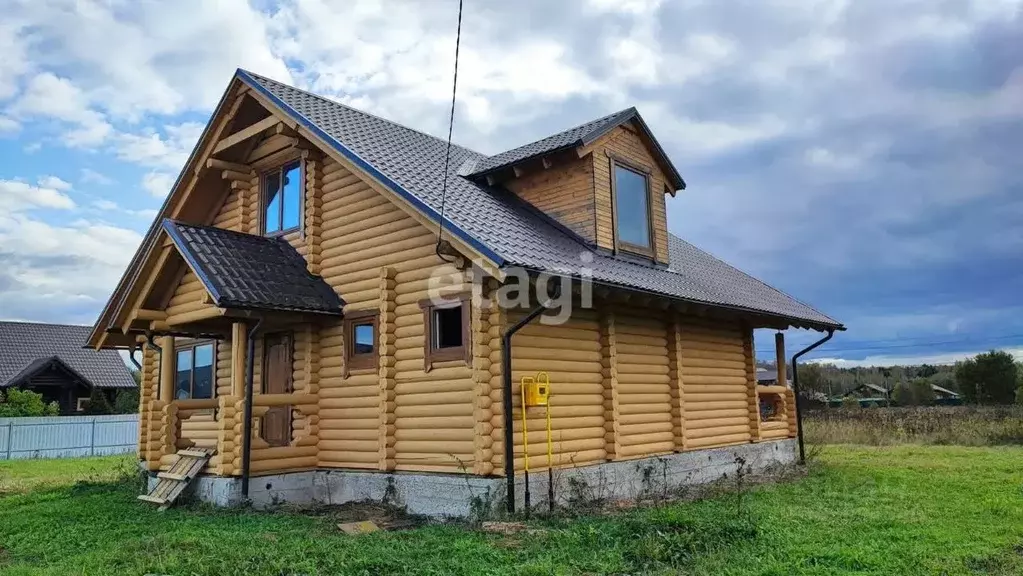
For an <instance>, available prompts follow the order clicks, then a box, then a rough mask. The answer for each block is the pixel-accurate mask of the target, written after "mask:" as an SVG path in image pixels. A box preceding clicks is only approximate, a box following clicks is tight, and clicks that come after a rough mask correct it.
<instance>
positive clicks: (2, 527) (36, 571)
mask: <svg viewBox="0 0 1023 576" xmlns="http://www.w3.org/2000/svg"><path fill="white" fill-rule="evenodd" d="M32 465H33V466H35V470H36V471H37V473H38V474H41V475H49V474H50V473H52V472H54V471H57V472H59V473H66V472H68V471H69V469H70V468H73V467H75V466H78V467H79V468H80V471H79V473H77V476H78V477H82V476H83V475H84V476H86V477H88V476H89V475H91V474H94V471H93V470H92V468H93V467H95V466H96V461H95V460H84V461H65V463H62V464H52V465H50V464H43V463H42V462H37V463H32ZM102 465H109V466H111V467H116V464H115V463H110V462H109V461H106V462H104V463H103V464H102ZM11 469H12V468H10V467H4V468H0V477H2V476H3V475H4V474H6V473H7V472H9V471H10V470H11ZM19 474H20V475H21V480H19V481H18V486H20V487H21V488H20V490H21V491H22V492H23V493H19V494H8V495H5V496H2V497H0V574H11V575H41V574H54V575H56V574H60V575H65V574H89V575H94V574H144V573H156V574H175V575H185V574H216V575H230V574H274V575H280V574H367V575H378V574H437V575H441V574H444V575H446V574H454V575H460V574H466V575H468V574H519V575H534V574H535V575H540V574H544V575H546V574H706V575H710V574H715V575H718V574H721V575H735V576H738V575H752V574H759V575H779V576H780V575H790V574H794V575H802V574H819V575H839V574H857V575H864V574H877V575H881V574H884V575H892V574H913V575H916V574H948V575H974V574H1002V575H1009V574H1023V548H1021V545H1023V448H1020V447H1001V448H964V447H935V446H926V447H925V446H900V447H892V448H885V449H879V448H862V447H848V446H845V447H829V448H827V449H826V450H825V451H824V452H823V453H822V454H821V455H820V457H819V461H818V462H817V463H816V464H815V465H814V466H813V468H812V470H811V473H810V474H809V476H808V477H806V478H804V479H801V480H799V481H797V482H793V483H788V484H778V485H770V486H761V487H757V488H755V489H753V490H752V491H751V492H750V493H748V494H746V495H745V496H744V498H743V499H742V504H741V506H740V505H739V503H738V502H737V499H736V497H735V496H734V495H721V496H718V497H715V498H711V499H708V500H704V501H701V502H693V503H676V504H671V505H667V506H664V507H661V508H657V509H641V510H633V511H630V512H627V513H623V514H619V515H615V516H604V517H586V518H577V519H559V520H552V521H547V522H536V523H535V525H536V528H537V530H535V531H532V532H530V533H521V534H518V535H513V536H503V535H495V534H484V533H481V532H477V531H474V530H471V529H469V528H466V527H462V526H457V525H432V526H426V527H422V528H418V529H415V530H410V531H404V532H386V533H377V534H371V535H366V536H345V535H342V534H340V533H339V531H338V530H337V528H336V527H335V526H334V524H335V523H336V521H337V519H336V517H334V516H333V515H332V513H330V512H325V513H320V514H317V515H299V514H294V513H285V512H278V513H255V512H249V511H221V510H211V509H205V508H198V507H194V508H184V509H181V508H175V509H171V510H169V511H167V512H164V513H159V512H156V511H154V510H152V509H151V508H149V507H147V506H145V505H142V504H140V503H137V502H136V501H135V498H134V497H135V492H134V491H133V487H132V486H131V485H130V483H127V482H123V481H122V482H120V483H95V482H87V483H79V484H77V485H63V486H55V485H53V483H52V481H51V480H34V479H31V478H29V476H31V474H30V473H28V472H24V471H22V472H19ZM5 481H6V480H3V479H0V484H2V483H3V482H5ZM68 482H69V483H70V480H68Z"/></svg>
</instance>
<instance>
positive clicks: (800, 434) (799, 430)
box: [792, 328, 835, 464]
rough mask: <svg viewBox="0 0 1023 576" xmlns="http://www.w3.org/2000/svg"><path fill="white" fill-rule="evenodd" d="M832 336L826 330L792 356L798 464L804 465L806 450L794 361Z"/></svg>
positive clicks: (797, 376) (832, 331) (797, 378)
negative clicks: (816, 339) (820, 336)
mask: <svg viewBox="0 0 1023 576" xmlns="http://www.w3.org/2000/svg"><path fill="white" fill-rule="evenodd" d="M834 335H835V330H834V329H833V328H832V329H830V330H828V335H827V336H825V337H823V338H821V339H820V340H818V341H816V342H814V343H813V344H810V345H809V346H807V347H806V348H803V349H802V350H800V351H799V352H796V353H795V354H794V355H793V356H792V392H793V394H795V396H796V437H797V438H798V439H799V463H800V464H806V450H805V448H804V447H803V409H802V408H801V407H800V406H799V400H800V398H802V395H801V394H800V393H799V367H798V365H797V364H796V361H797V360H799V357H800V356H802V355H803V354H806V353H807V352H810V351H811V350H813V349H814V348H816V347H818V346H820V345H821V344H824V343H825V342H827V341H828V340H831V337H832V336H834Z"/></svg>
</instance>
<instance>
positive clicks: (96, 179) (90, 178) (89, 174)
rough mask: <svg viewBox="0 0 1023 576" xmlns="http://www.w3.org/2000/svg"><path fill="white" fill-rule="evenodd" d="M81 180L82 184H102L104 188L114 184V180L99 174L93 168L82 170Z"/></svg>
mask: <svg viewBox="0 0 1023 576" xmlns="http://www.w3.org/2000/svg"><path fill="white" fill-rule="evenodd" d="M81 180H82V182H85V183H89V184H100V185H103V186H106V185H109V184H113V183H114V181H113V179H111V178H108V177H107V176H106V175H104V174H102V173H100V172H97V171H95V170H93V169H92V168H82V172H81Z"/></svg>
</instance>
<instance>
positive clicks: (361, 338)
mask: <svg viewBox="0 0 1023 576" xmlns="http://www.w3.org/2000/svg"><path fill="white" fill-rule="evenodd" d="M353 330H354V331H355V336H354V337H353V338H352V342H353V345H354V346H355V349H354V353H355V354H372V353H373V324H356V325H355V327H354V328H353Z"/></svg>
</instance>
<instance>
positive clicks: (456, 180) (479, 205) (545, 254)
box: [237, 70, 844, 330]
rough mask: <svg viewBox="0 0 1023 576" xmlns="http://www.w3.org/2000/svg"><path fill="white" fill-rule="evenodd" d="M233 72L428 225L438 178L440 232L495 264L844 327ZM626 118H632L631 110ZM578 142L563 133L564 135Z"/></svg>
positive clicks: (406, 135)
mask: <svg viewBox="0 0 1023 576" xmlns="http://www.w3.org/2000/svg"><path fill="white" fill-rule="evenodd" d="M237 75H238V78H240V79H241V80H242V81H243V82H245V83H246V84H247V85H249V86H250V87H252V88H253V89H254V90H256V91H257V92H258V93H260V94H261V95H263V96H264V97H266V98H267V99H269V100H270V101H271V102H272V103H273V104H275V105H276V106H277V107H278V108H280V109H281V111H282V112H284V113H285V114H286V115H288V116H289V117H291V118H292V119H293V120H295V121H296V122H298V123H299V124H301V125H302V126H303V127H304V128H306V129H308V130H309V131H311V132H312V133H313V134H315V135H316V136H318V137H320V138H321V139H322V140H323V141H324V142H326V143H327V144H328V145H329V146H331V147H332V148H333V149H334V150H335V151H336V152H338V153H340V154H341V155H343V156H345V157H346V158H348V159H349V160H350V161H352V162H353V163H355V164H356V165H357V166H359V167H360V168H362V169H364V170H366V171H367V172H368V173H369V174H370V175H371V176H373V177H374V178H376V179H378V180H379V181H380V182H381V183H382V184H383V185H385V186H387V187H388V188H389V189H391V190H392V191H393V192H395V193H396V194H398V195H399V196H401V197H403V198H405V199H407V200H409V201H410V202H411V203H412V204H413V205H414V206H416V207H417V208H418V209H420V210H422V211H423V212H424V213H425V214H426V215H427V216H430V217H431V218H433V219H434V220H441V218H440V207H441V205H442V199H441V190H442V188H443V183H444V181H445V180H446V181H447V194H448V196H447V199H446V201H444V202H443V205H444V217H443V222H444V227H445V230H446V231H450V232H451V233H452V234H455V235H457V236H458V237H459V238H461V239H463V240H464V241H466V242H467V243H469V244H470V245H472V246H473V247H474V248H478V249H479V250H480V252H481V254H483V255H484V256H486V257H488V258H490V259H491V260H493V261H494V263H495V264H497V265H499V266H521V267H523V268H527V269H531V270H538V271H548V272H555V273H562V274H568V275H572V276H579V275H580V270H581V269H583V268H585V269H588V270H591V271H592V273H591V276H592V280H593V281H594V282H595V283H600V284H606V285H610V286H615V287H622V288H627V289H632V290H638V291H644V292H649V293H651V294H655V295H660V296H667V297H670V298H677V299H682V300H688V301H693V302H699V303H705V304H710V305H715V306H721V307H727V308H732V309H737V310H743V311H750V312H756V313H759V314H762V315H766V316H772V317H776V318H779V319H784V320H786V321H788V322H790V323H792V324H793V325H797V326H804V327H811V328H816V329H839V330H841V329H844V327H843V326H842V325H841V323H839V322H837V321H836V320H834V319H832V318H830V317H828V316H826V315H825V314H822V313H821V312H818V311H817V310H814V309H813V308H811V307H810V306H807V305H806V304H804V303H802V302H800V301H798V300H795V299H794V298H791V297H790V296H788V295H786V294H784V293H782V292H780V291H778V290H776V289H774V288H771V287H770V286H767V285H766V284H764V283H763V282H760V281H759V280H757V279H755V278H753V277H751V276H749V275H747V274H745V273H743V272H742V271H740V270H738V269H736V268H733V267H731V266H729V265H727V264H725V263H724V262H722V261H721V260H718V259H717V258H714V257H713V256H711V255H710V254H707V253H706V252H703V251H702V250H699V249H698V248H696V247H695V246H693V245H691V244H689V243H687V242H685V241H683V240H682V239H680V238H677V237H675V236H671V237H670V238H669V260H670V262H669V267H668V268H667V269H665V268H663V267H658V266H655V265H653V264H645V263H639V262H635V261H631V260H625V259H622V258H617V257H615V256H613V255H609V254H604V253H602V252H595V253H594V252H592V251H591V250H590V248H589V247H588V246H586V245H585V244H583V243H582V241H580V240H579V239H578V238H577V237H575V236H573V235H571V234H569V233H567V232H566V231H565V230H563V229H562V228H560V227H558V226H555V225H554V224H552V223H551V222H550V221H549V220H548V219H545V218H538V217H537V216H536V214H535V212H534V211H533V210H531V209H530V208H529V207H528V206H527V205H526V203H525V202H524V201H522V200H520V199H518V198H517V197H516V196H515V195H514V194H511V193H508V192H507V191H505V190H503V189H500V188H495V187H490V186H486V185H483V184H480V183H476V182H473V181H472V180H469V179H467V178H465V177H463V176H461V175H459V173H458V171H459V167H460V166H462V165H464V164H466V163H467V162H475V163H476V165H477V166H480V165H482V163H484V162H485V161H487V160H488V158H489V157H488V156H485V155H483V154H480V153H478V152H475V151H472V150H470V149H468V148H465V147H462V146H457V145H452V147H451V162H450V164H449V169H448V172H447V173H444V164H445V163H444V158H445V153H446V145H447V143H446V141H444V140H441V139H440V138H436V137H434V136H430V135H428V134H424V133H422V132H419V131H416V130H413V129H411V128H407V127H404V126H401V125H399V124H396V123H394V122H390V121H388V120H384V119H381V118H378V117H376V116H373V115H370V114H366V113H364V112H360V111H358V110H355V109H353V108H350V107H348V106H345V105H343V104H339V103H337V102H334V101H332V100H328V99H326V98H323V97H321V96H317V95H315V94H311V93H309V92H305V91H303V90H299V89H297V88H293V87H291V86H288V85H285V84H281V83H280V82H276V81H274V80H270V79H268V78H264V77H262V76H258V75H256V74H252V73H250V72H246V71H244V70H239V71H238V72H237ZM626 112H628V113H629V114H632V113H633V112H634V109H629V110H625V111H622V112H620V113H616V114H612V115H611V116H607V117H605V118H603V119H601V120H600V121H596V122H601V124H600V125H599V127H597V128H590V129H587V130H584V131H583V132H585V134H587V135H589V134H592V133H593V132H594V131H595V130H601V129H609V128H607V127H608V126H613V125H614V123H615V122H619V123H620V122H624V121H625V119H623V118H626V117H627V115H626V114H625V113H626ZM635 118H639V116H638V113H637V114H636V115H635ZM639 120H640V122H642V119H639ZM583 126H587V125H583ZM568 132H572V131H568ZM579 137H580V136H579V135H578V134H575V133H574V132H573V135H569V136H566V137H565V138H568V139H571V138H579ZM557 141H558V142H560V141H562V140H560V139H559V140H557ZM544 146H547V145H544ZM538 148H540V147H538ZM509 154H510V153H509ZM509 157H511V155H509ZM516 157H518V155H516ZM584 253H586V254H589V255H590V256H591V257H592V259H591V261H589V262H586V261H584V260H582V259H581V257H580V255H581V254H584Z"/></svg>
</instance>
